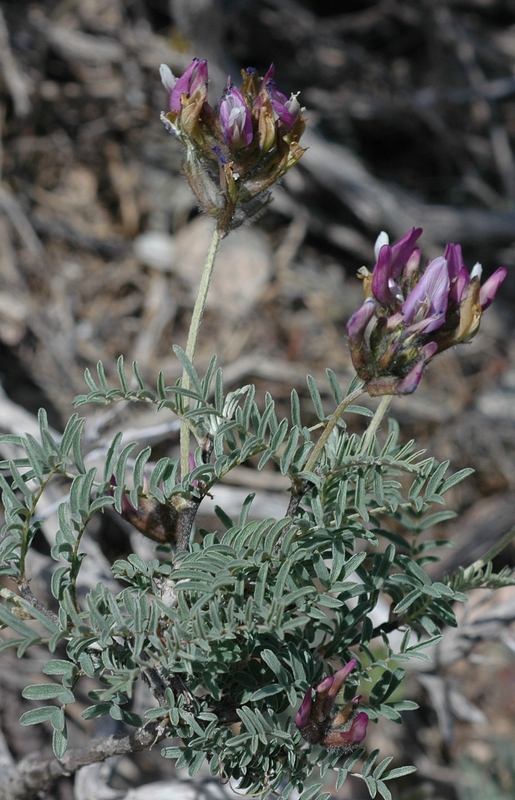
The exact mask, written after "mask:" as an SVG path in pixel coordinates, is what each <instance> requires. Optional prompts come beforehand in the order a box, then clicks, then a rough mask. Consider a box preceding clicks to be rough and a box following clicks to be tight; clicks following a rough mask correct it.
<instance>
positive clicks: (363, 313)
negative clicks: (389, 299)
mask: <svg viewBox="0 0 515 800" xmlns="http://www.w3.org/2000/svg"><path fill="white" fill-rule="evenodd" d="M375 308H376V306H375V303H374V301H373V300H365V302H364V303H363V305H362V306H361V308H358V310H357V311H356V312H355V313H354V314H353V315H352V317H351V318H350V320H349V321H348V323H347V333H348V335H349V339H350V342H351V344H352V345H355V346H357V347H359V346H360V345H362V344H363V342H364V334H365V330H366V328H367V325H368V323H369V322H370V320H371V319H372V317H373V316H374V313H375Z"/></svg>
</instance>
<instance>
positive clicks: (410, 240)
mask: <svg viewBox="0 0 515 800" xmlns="http://www.w3.org/2000/svg"><path fill="white" fill-rule="evenodd" d="M421 233H422V228H412V229H411V230H410V232H409V233H407V234H406V236H403V238H402V239H400V240H399V241H398V242H396V243H395V244H393V245H392V247H391V251H392V256H391V257H392V261H391V276H392V278H394V279H395V278H398V277H399V275H400V274H401V272H402V269H403V267H404V265H405V264H406V262H407V261H408V259H409V257H410V256H411V254H412V253H413V250H414V248H415V244H416V242H417V239H419V238H420V235H421Z"/></svg>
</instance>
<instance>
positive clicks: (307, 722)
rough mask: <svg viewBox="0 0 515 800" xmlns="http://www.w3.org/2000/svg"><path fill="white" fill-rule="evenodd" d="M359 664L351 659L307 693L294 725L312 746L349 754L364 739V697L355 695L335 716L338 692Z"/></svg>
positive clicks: (365, 718) (365, 719)
mask: <svg viewBox="0 0 515 800" xmlns="http://www.w3.org/2000/svg"><path fill="white" fill-rule="evenodd" d="M356 663H357V662H356V659H355V658H353V659H351V660H350V661H349V663H348V664H346V665H345V666H344V667H342V668H341V669H339V670H338V672H335V673H334V675H329V676H328V677H327V678H324V680H323V681H322V682H321V683H319V684H318V686H315V687H314V688H309V689H308V690H307V692H306V695H305V697H304V700H303V701H302V705H301V707H300V709H299V711H298V713H297V715H296V717H295V724H296V726H297V728H298V729H299V731H300V733H301V735H302V737H303V738H304V739H305V740H306V741H307V742H309V743H310V744H321V745H323V746H324V747H338V748H343V749H344V751H345V752H347V753H350V752H352V751H353V750H355V749H356V748H357V746H358V745H359V743H360V742H362V741H363V739H364V738H365V736H366V734H367V725H368V716H367V714H366V713H365V712H364V711H358V705H359V702H360V700H361V695H359V694H358V695H356V697H354V698H353V699H352V700H351V701H350V703H347V705H345V706H344V707H343V708H342V709H340V710H339V711H338V712H337V713H336V714H334V713H333V707H334V704H335V701H336V697H337V695H338V692H339V691H340V689H341V688H342V686H343V684H344V683H345V681H346V679H347V677H348V676H349V675H350V673H351V672H352V670H353V669H354V667H355V666H356ZM313 692H314V697H313Z"/></svg>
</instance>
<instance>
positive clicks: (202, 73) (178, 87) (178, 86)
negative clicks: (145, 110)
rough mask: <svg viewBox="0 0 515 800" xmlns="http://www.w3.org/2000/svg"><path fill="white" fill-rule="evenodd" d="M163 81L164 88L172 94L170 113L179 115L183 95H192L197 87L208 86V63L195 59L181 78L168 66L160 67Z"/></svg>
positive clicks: (162, 65)
mask: <svg viewBox="0 0 515 800" xmlns="http://www.w3.org/2000/svg"><path fill="white" fill-rule="evenodd" d="M159 71H160V73H161V80H162V82H163V86H164V87H165V89H167V90H168V91H169V92H170V111H175V112H176V113H179V112H180V111H181V108H182V106H181V97H182V95H183V94H185V95H188V96H190V95H192V94H193V92H194V91H195V89H196V88H197V86H199V85H201V84H207V82H208V71H207V61H205V60H202V61H201V60H200V59H198V58H194V59H193V61H192V62H191V64H190V65H189V67H188V69H187V70H186V72H185V73H184V74H183V75H181V77H180V78H176V77H175V75H174V74H173V72H172V71H171V69H170V68H169V67H167V66H166V64H161V67H160V70H159Z"/></svg>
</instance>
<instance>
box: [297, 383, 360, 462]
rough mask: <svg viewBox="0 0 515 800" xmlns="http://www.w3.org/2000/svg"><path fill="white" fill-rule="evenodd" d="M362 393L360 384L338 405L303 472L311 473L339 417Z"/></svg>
mask: <svg viewBox="0 0 515 800" xmlns="http://www.w3.org/2000/svg"><path fill="white" fill-rule="evenodd" d="M363 391H364V384H361V385H360V386H358V388H357V389H355V390H354V391H353V392H351V394H348V395H347V397H344V399H343V400H342V402H341V403H340V405H339V406H338V408H337V409H336V411H335V412H334V414H333V416H332V417H331V419H330V420H329V422H328V423H327V425H326V428H325V430H324V432H323V433H322V435H321V437H320V439H319V440H318V442H317V443H316V445H315V447H314V448H313V450H312V451H311V455H310V457H309V458H308V460H307V461H306V465H305V467H304V469H303V472H311V470H312V469H313V467H314V466H315V464H316V462H317V461H318V457H319V456H320V454H321V452H322V450H323V449H324V445H325V443H326V442H327V440H328V439H329V436H330V435H331V433H332V431H333V429H334V428H335V427H336V425H337V424H338V420H339V419H340V417H341V415H342V414H343V412H344V411H345V409H346V408H347V407H348V406H350V404H351V403H353V402H354V400H357V399H358V397H360V395H362V394H363Z"/></svg>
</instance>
